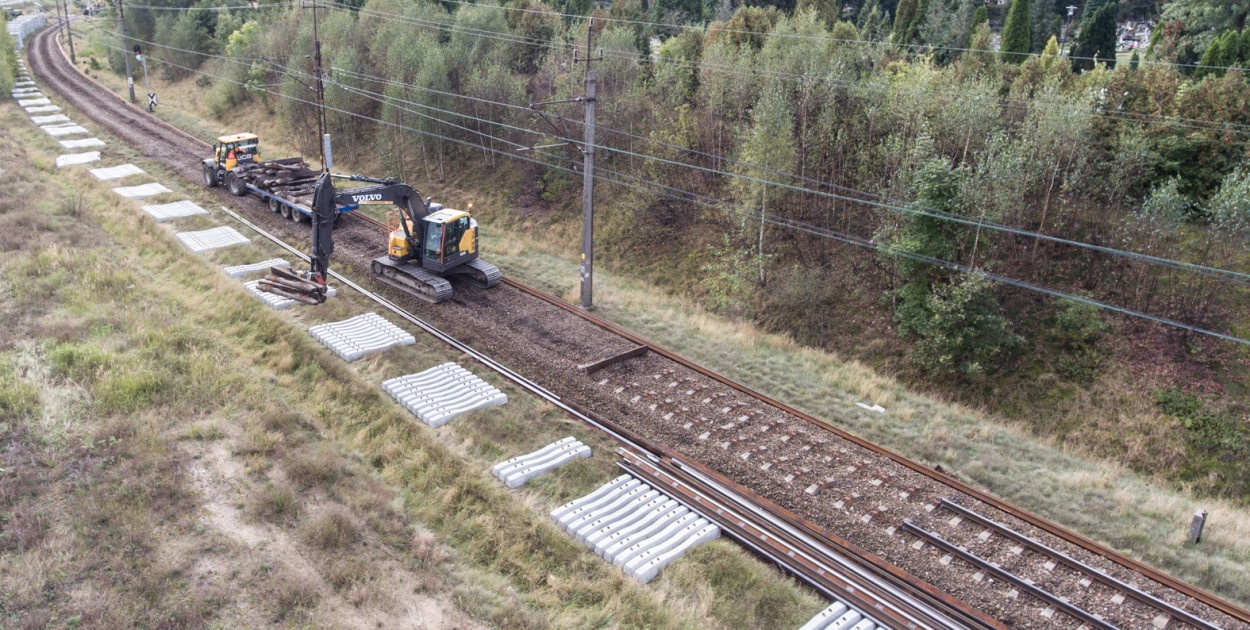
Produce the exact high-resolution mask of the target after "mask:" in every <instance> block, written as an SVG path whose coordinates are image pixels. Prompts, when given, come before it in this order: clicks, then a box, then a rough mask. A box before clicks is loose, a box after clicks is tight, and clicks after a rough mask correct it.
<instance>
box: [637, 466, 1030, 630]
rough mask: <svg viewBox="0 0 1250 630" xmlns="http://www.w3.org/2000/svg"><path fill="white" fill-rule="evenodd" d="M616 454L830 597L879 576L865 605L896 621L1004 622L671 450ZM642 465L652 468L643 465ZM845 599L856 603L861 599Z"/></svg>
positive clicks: (989, 625)
mask: <svg viewBox="0 0 1250 630" xmlns="http://www.w3.org/2000/svg"><path fill="white" fill-rule="evenodd" d="M622 455H623V457H624V459H625V461H626V462H627V463H628V464H629V466H627V467H626V468H627V470H630V472H631V473H632V472H636V471H638V470H639V469H641V470H642V472H641V473H640V476H643V477H645V478H649V479H654V480H655V481H657V482H660V483H664V484H665V485H666V486H668V487H669V488H672V489H673V490H674V492H675V493H676V494H678V495H689V496H691V497H692V501H694V503H695V504H696V505H691V506H689V507H691V509H696V510H697V511H700V512H701V513H704V514H705V515H706V516H710V515H711V514H712V513H715V514H717V515H720V516H722V517H723V518H721V519H718V521H719V522H720V523H722V527H725V528H726V529H728V530H730V531H731V533H732V535H734V537H735V538H738V539H739V540H742V541H743V542H745V543H746V544H747V546H749V547H751V548H759V547H765V548H772V549H775V550H776V552H775V553H770V554H767V555H768V556H771V557H773V558H776V557H778V556H780V557H782V558H783V559H788V560H793V561H797V562H798V564H797V565H793V564H789V563H783V566H785V567H786V568H787V569H788V570H790V571H792V572H793V571H795V568H798V569H801V570H804V571H806V572H808V573H814V575H809V576H807V577H806V579H808V580H810V581H812V582H814V583H816V584H817V585H820V584H825V585H827V589H826V590H827V591H829V592H830V593H829V594H830V595H831V596H833V597H835V598H837V599H843V600H844V601H845V602H848V603H853V602H855V599H849V600H848V599H846V598H847V597H848V596H849V597H851V598H858V597H859V595H858V593H857V592H856V591H855V590H854V589H855V588H856V587H855V586H853V585H854V583H856V582H858V583H860V584H865V583H867V584H870V585H871V584H879V585H883V586H882V587H877V588H870V589H867V592H869V593H871V595H872V596H873V598H875V599H876V600H877V601H878V602H880V603H878V604H875V605H872V604H870V605H871V606H872V608H873V609H875V610H878V611H880V612H881V613H883V614H893V615H897V614H898V613H903V614H904V615H905V617H904V618H902V619H900V621H903V622H904V623H908V624H911V625H913V626H915V625H916V624H919V626H920V627H934V626H937V627H943V628H980V629H996V630H1005V629H1006V626H1004V625H1003V624H1002V623H1001V622H999V621H997V620H995V619H993V618H991V617H989V616H988V615H985V614H983V613H981V612H979V611H977V610H975V609H973V608H971V607H970V606H968V605H967V604H966V603H964V602H962V601H960V600H958V599H955V598H953V597H951V596H949V595H947V594H946V593H943V592H941V591H938V590H937V589H934V588H933V587H932V586H930V585H928V584H927V583H925V582H923V581H920V580H918V579H916V578H914V577H912V576H910V575H907V574H901V573H899V574H894V573H889V572H888V571H886V572H884V573H883V570H884V569H885V568H886V567H882V566H880V565H878V564H876V563H874V562H873V560H875V557H874V556H872V554H868V553H866V552H864V551H863V550H860V549H858V548H857V547H855V546H854V545H851V544H850V543H848V542H846V541H844V540H842V539H840V538H837V537H832V538H828V537H825V536H824V535H823V534H822V533H818V532H812V531H807V530H805V528H803V527H801V526H795V525H792V524H790V523H787V522H786V519H785V516H784V514H782V513H781V511H780V508H778V507H776V506H774V505H772V504H771V503H770V502H769V501H768V500H767V499H761V498H759V497H754V496H749V495H744V494H742V493H741V491H740V489H739V488H735V487H733V486H732V485H730V484H726V483H724V482H722V481H719V480H717V479H714V478H711V477H709V476H708V475H706V474H704V473H705V472H706V471H702V472H701V471H699V470H697V469H695V468H694V467H691V466H689V465H688V464H686V463H685V462H681V461H679V460H676V459H673V458H670V457H665V458H663V459H661V460H660V461H658V462H657V461H651V460H646V461H644V460H641V459H640V458H631V456H630V454H628V453H622ZM648 468H649V469H652V470H654V471H655V472H646V469H648ZM678 498H679V497H678ZM679 500H680V498H679ZM800 577H805V576H804V575H800ZM890 585H893V586H890ZM858 588H860V589H861V590H862V589H863V587H862V586H860V587H858ZM848 593H849V595H848ZM885 603H889V605H890V607H891V608H892V609H893V611H894V612H891V611H886V610H885V609H884V607H883V604H885ZM852 605H855V606H857V607H859V608H861V609H862V608H863V605H862V604H858V603H853V604H852ZM861 612H865V613H866V611H865V610H861Z"/></svg>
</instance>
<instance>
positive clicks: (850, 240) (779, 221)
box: [91, 27, 1250, 345]
mask: <svg viewBox="0 0 1250 630" xmlns="http://www.w3.org/2000/svg"><path fill="white" fill-rule="evenodd" d="M91 28H93V29H95V30H98V31H101V32H106V33H110V31H107V29H101V28H99V27H91ZM112 34H114V35H115V34H116V33H112ZM103 45H104V46H106V47H108V48H111V49H114V50H119V51H121V52H127V51H126V50H125V49H124V48H122V47H119V46H116V45H112V44H108V43H104V44H103ZM153 60H154V61H156V62H159V63H164V64H167V65H170V66H173V67H176V68H180V69H183V70H186V71H189V72H195V73H198V74H202V75H205V76H209V77H213V78H216V79H219V80H222V81H226V82H228V83H233V84H235V85H239V86H242V87H250V86H248V84H246V83H242V82H239V81H235V80H233V79H230V78H228V77H222V76H219V75H216V74H213V73H209V72H206V71H203V70H200V69H196V68H191V67H188V66H184V65H181V64H177V63H174V62H170V61H168V60H165V59H161V58H158V57H153ZM263 91H265V92H267V93H269V94H273V95H275V96H278V97H281V98H286V99H289V100H293V101H297V102H301V103H305V104H308V105H316V103H313V102H312V101H308V100H306V99H301V98H298V97H295V96H291V95H288V94H283V93H282V92H276V91H273V90H268V89H265V90H263ZM326 108H327V109H331V110H333V111H336V112H339V113H342V114H345V115H348V116H353V117H356V118H361V119H364V120H369V121H372V122H376V123H380V124H383V125H387V126H391V127H394V128H397V129H403V130H407V131H411V132H413V133H416V134H420V135H425V136H431V137H435V138H440V139H443V140H446V141H448V142H452V143H455V144H460V145H464V146H469V147H473V148H475V149H481V150H484V151H488V152H491V153H494V154H497V155H506V156H509V157H511V158H513V159H517V160H521V161H524V162H529V163H533V164H537V165H541V166H543V167H546V168H555V169H557V170H561V171H564V172H569V173H576V172H577V171H576V170H575V169H571V168H568V167H564V166H560V165H559V164H552V163H549V162H545V161H541V160H536V159H533V158H529V157H526V156H523V155H519V154H516V153H514V152H511V151H502V150H500V149H496V148H494V147H488V146H485V145H479V144H475V143H472V142H468V141H465V140H461V139H458V138H453V137H449V136H445V135H442V134H438V133H434V132H431V131H427V130H422V129H416V128H413V127H408V126H405V125H401V124H398V123H394V122H391V121H387V120H382V119H378V118H374V117H371V116H366V115H363V114H359V113H356V112H351V111H347V110H343V109H341V108H336V107H331V106H326ZM443 122H445V121H443ZM484 122H491V121H485V120H484ZM469 131H470V132H472V133H475V134H476V135H479V136H483V135H485V134H482V133H481V132H478V131H473V130H469ZM489 137H491V138H492V139H495V140H499V141H501V142H505V140H504V139H502V138H497V137H494V136H489ZM544 155H545V156H547V157H551V158H554V159H557V160H560V159H563V158H562V157H561V156H558V155H551V154H544ZM600 170H601V171H602V172H605V173H607V174H608V175H624V174H620V173H616V172H615V171H611V170H608V169H600ZM624 176H625V177H627V178H631V179H636V180H639V181H640V182H641V183H642V184H646V183H647V182H645V181H644V180H641V178H636V177H634V176H629V175H624ZM596 177H598V178H600V179H602V180H603V181H605V182H607V183H610V184H615V185H619V186H623V187H626V188H631V189H635V190H643V191H644V192H650V193H652V194H662V195H664V196H668V197H672V198H675V199H678V200H682V201H687V202H692V203H696V204H699V205H705V206H709V207H713V208H716V209H718V210H721V211H727V212H732V213H735V214H741V215H742V216H746V217H750V218H752V219H759V220H761V221H764V222H766V223H769V224H773V225H777V226H780V227H789V228H791V229H795V230H799V231H802V232H806V233H810V234H813V235H816V236H822V237H826V238H830V239H833V240H837V241H840V242H844V243H847V244H852V245H857V246H860V247H865V248H868V249H873V250H875V251H878V252H881V253H885V254H888V255H891V256H899V257H904V258H908V259H912V260H917V261H920V262H924V263H926V264H930V265H935V266H939V267H943V268H946V269H949V270H953V271H959V272H961V273H964V274H969V275H976V276H980V277H984V278H986V279H989V280H993V281H995V282H999V283H1001V284H1006V285H1009V286H1015V287H1019V288H1024V289H1027V290H1031V291H1035V292H1039V293H1042V294H1045V295H1049V296H1052V297H1058V298H1063V299H1069V300H1073V301H1077V302H1081V303H1085V304H1089V305H1092V306H1096V307H1099V308H1103V309H1106V310H1110V311H1113V312H1118V313H1121V314H1124V315H1129V316H1133V317H1138V318H1141V319H1145V320H1148V321H1153V322H1156V323H1159V324H1163V325H1167V326H1172V327H1176V328H1180V329H1183V330H1188V331H1191V332H1194V333H1198V334H1203V335H1208V336H1212V337H1215V338H1219V339H1223V340H1226V341H1231V342H1234V343H1238V344H1242V345H1250V340H1247V339H1243V338H1240V337H1236V336H1233V335H1228V334H1225V333H1220V332H1217V331H1213V330H1209V329H1205V328H1201V327H1198V326H1194V325H1191V324H1186V323H1183V322H1179V321H1176V320H1172V319H1168V318H1164V317H1159V316H1156V315H1151V314H1148V313H1144V312H1140V311H1135V310H1132V309H1127V308H1124V307H1120V306H1116V305H1113V304H1109V303H1105V302H1100V301H1098V300H1093V299H1090V298H1086V297H1083V296H1079V295H1075V294H1071V293H1067V292H1064V291H1059V290H1056V289H1051V288H1049V287H1045V286H1042V285H1037V284H1033V283H1030V282H1026V281H1022V280H1017V279H1014V278H1010V277H1007V276H1003V275H1001V274H995V273H992V272H988V271H985V270H983V269H976V268H972V267H968V266H966V265H962V264H959V263H955V262H951V261H948V260H944V259H940V258H934V257H930V256H925V255H923V254H919V253H917V252H912V251H910V250H904V249H900V248H896V247H893V246H889V245H882V244H879V243H875V242H873V241H871V240H868V239H863V238H861V237H856V236H853V235H846V234H841V233H838V232H835V231H833V230H829V229H828V228H822V227H819V226H815V225H811V224H807V223H803V222H800V221H797V220H794V219H787V218H784V217H778V216H776V215H767V214H766V213H764V212H762V211H755V210H751V209H745V208H744V207H742V206H736V204H731V203H728V202H724V201H720V200H715V199H713V198H709V197H705V196H702V195H699V194H698V193H693V192H690V191H684V190H681V189H676V188H673V187H667V186H663V185H660V184H655V183H653V182H652V183H651V186H650V187H644V186H642V185H634V184H629V183H626V182H622V181H620V180H617V179H614V178H612V177H605V176H599V175H597V176H596ZM657 187H658V188H659V189H660V190H657V189H656V188H657ZM665 189H669V190H673V191H679V192H680V193H681V194H678V193H674V192H669V190H665ZM683 194H684V195H685V196H682V195H683ZM707 200H711V201H707Z"/></svg>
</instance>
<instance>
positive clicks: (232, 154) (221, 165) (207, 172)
mask: <svg viewBox="0 0 1250 630" xmlns="http://www.w3.org/2000/svg"><path fill="white" fill-rule="evenodd" d="M259 145H260V139H259V138H258V137H257V135H256V134H254V133H236V134H234V135H232V136H222V137H220V138H217V142H214V143H213V157H211V158H205V160H204V164H203V170H204V185H206V186H208V187H209V188H212V187H214V186H220V185H222V184H229V186H230V192H231V193H234V194H236V195H242V194H243V192H244V191H245V189H244V188H242V186H243V183H244V182H243V180H242V179H241V178H238V177H233V178H231V177H229V174H230V172H231V171H234V170H235V169H237V168H239V167H240V166H244V165H250V164H257V163H259V162H260V154H259V150H258V147H259ZM236 188H238V189H239V190H238V191H236Z"/></svg>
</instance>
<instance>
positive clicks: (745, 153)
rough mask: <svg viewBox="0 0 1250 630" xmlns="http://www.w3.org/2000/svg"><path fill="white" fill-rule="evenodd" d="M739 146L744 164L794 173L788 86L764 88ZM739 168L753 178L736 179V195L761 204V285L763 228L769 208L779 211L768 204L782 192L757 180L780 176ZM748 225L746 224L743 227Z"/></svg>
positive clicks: (761, 280) (744, 202)
mask: <svg viewBox="0 0 1250 630" xmlns="http://www.w3.org/2000/svg"><path fill="white" fill-rule="evenodd" d="M738 146H739V149H738V157H739V159H741V160H742V162H743V163H746V164H752V165H754V166H756V167H762V168H763V169H772V170H775V171H784V172H795V170H794V168H795V163H796V161H797V160H798V152H797V150H796V149H795V143H794V107H793V106H792V105H791V103H790V99H789V98H788V97H787V95H786V90H785V87H784V86H783V85H782V84H781V83H780V82H778V81H773V82H772V83H771V84H770V85H768V86H767V87H766V88H764V93H763V94H762V95H760V98H759V100H757V101H756V102H755V106H754V107H752V108H751V126H750V127H748V128H747V129H746V130H745V132H744V133H743V135H742V137H741V138H740V139H739V145H738ZM737 170H738V172H739V173H740V174H741V175H745V176H747V177H751V178H754V179H742V178H738V179H736V180H735V181H734V184H733V187H734V192H735V196H736V197H737V198H738V200H739V202H740V203H741V204H742V205H745V206H747V207H749V208H755V207H758V208H759V211H760V221H759V245H758V249H757V250H756V256H755V259H756V261H755V262H756V264H757V266H758V268H759V283H760V284H761V285H762V284H764V283H765V282H766V280H767V276H766V275H765V264H766V262H767V260H768V258H769V256H768V255H767V254H765V253H764V243H765V239H764V237H765V232H764V228H765V225H766V224H767V220H766V219H767V217H768V215H769V213H770V211H771V212H776V211H775V210H773V209H772V206H770V205H769V204H770V202H773V203H774V204H775V203H776V200H777V198H779V197H780V196H781V195H782V192H783V191H782V190H781V189H779V188H778V187H777V186H772V185H769V184H765V183H763V182H761V181H757V180H761V179H763V180H769V179H771V180H774V181H776V180H777V176H776V175H775V174H773V173H771V172H769V171H765V170H761V168H753V167H745V166H744V167H741V168H739V169H737ZM746 227H747V226H746V224H745V223H744V224H743V228H746ZM743 231H744V232H745V231H746V230H745V229H744V230H743Z"/></svg>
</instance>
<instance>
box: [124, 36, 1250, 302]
mask: <svg viewBox="0 0 1250 630" xmlns="http://www.w3.org/2000/svg"><path fill="white" fill-rule="evenodd" d="M100 30H104V31H106V32H110V33H112V34H117V33H116V32H113V31H107V29H100ZM136 41H140V42H143V43H147V44H150V45H153V46H159V47H161V48H166V49H170V50H176V51H179V52H185V53H191V54H197V55H201V56H205V57H210V58H215V59H222V60H225V61H231V62H234V63H239V62H237V61H235V59H233V58H231V57H228V56H222V55H215V54H211V53H199V52H196V51H190V50H186V49H182V48H175V47H172V46H167V45H164V44H157V43H154V42H147V41H145V40H138V39H136ZM244 59H247V58H244ZM270 64H271V65H274V66H277V67H280V68H282V69H283V70H285V72H282V74H286V75H287V76H291V77H294V78H305V79H311V78H313V77H312V75H309V74H307V73H300V72H299V71H294V72H295V74H292V70H291V69H290V68H287V67H285V66H278V65H277V64H274V63H273V62H270ZM332 69H333V70H336V71H342V72H344V73H347V74H351V75H355V76H361V77H367V79H365V80H373V81H379V82H386V83H389V84H392V85H398V86H403V87H408V88H413V89H417V90H424V91H430V92H434V93H438V94H442V95H447V96H454V97H461V98H464V97H463V95H458V94H456V93H454V92H446V91H441V90H433V89H430V88H424V87H421V86H415V85H411V84H407V83H403V82H399V81H395V80H392V79H384V78H381V77H372V76H371V75H367V74H363V73H358V72H352V71H346V70H343V69H341V68H337V67H332ZM330 83H331V84H332V85H336V86H338V87H340V88H343V89H346V90H349V91H352V92H354V93H357V94H360V95H365V96H377V97H383V98H386V99H388V100H393V101H397V102H402V103H405V104H408V105H413V106H416V107H421V108H423V109H427V110H430V111H437V112H439V113H444V114H449V115H453V116H458V117H462V118H465V119H469V120H474V121H477V122H484V123H487V124H491V125H496V126H501V127H504V128H507V129H511V130H515V131H519V132H521V133H528V134H534V135H538V136H545V135H549V134H546V133H544V132H540V131H536V130H533V129H528V128H523V127H517V126H514V125H508V124H506V123H502V122H498V121H492V120H487V119H483V118H480V117H477V116H471V115H468V114H461V113H459V112H455V111H451V110H446V109H442V108H438V107H434V106H431V105H428V104H425V103H418V102H416V101H409V100H405V99H400V98H398V97H394V96H390V95H384V94H379V93H376V92H371V91H368V90H364V89H363V88H358V87H355V86H349V85H346V84H343V83H340V82H337V81H333V80H331V81H330ZM366 93H367V94H366ZM473 100H475V101H477V102H482V103H488V104H492V105H500V106H504V107H509V108H514V109H523V110H526V111H530V110H529V108H527V107H521V106H520V105H515V104H510V103H502V102H499V101H493V100H489V99H473ZM406 111H409V112H411V113H414V114H417V115H419V116H423V117H426V118H430V119H432V120H436V121H438V122H442V123H444V124H447V125H451V126H455V127H457V128H460V129H462V130H464V131H467V132H469V133H474V134H477V135H481V132H480V131H477V130H473V129H470V128H468V127H463V126H459V125H454V124H453V123H450V122H447V121H443V120H441V119H438V118H437V117H432V116H430V115H428V114H423V113H421V112H416V111H413V110H406ZM573 122H575V123H578V124H581V123H580V121H577V120H575V119H573ZM600 128H602V129H604V130H606V131H609V132H613V133H618V134H625V132H622V131H618V130H615V129H611V128H608V127H601V126H600ZM626 135H631V136H632V137H635V138H639V139H644V140H646V138H643V137H641V136H634V135H632V134H626ZM495 138H496V139H498V140H500V141H501V142H504V143H506V144H512V145H513V146H516V147H520V146H523V145H520V144H517V143H513V142H511V141H508V140H504V139H501V138H497V137H495ZM660 144H663V145H665V146H668V147H671V148H675V149H678V150H685V151H692V152H695V153H701V154H703V155H708V156H710V157H718V158H719V157H720V156H711V155H710V154H706V153H702V152H699V151H696V150H694V149H690V148H688V147H682V146H679V145H673V144H668V143H660ZM602 148H604V149H605V150H608V151H612V152H615V153H619V154H624V155H629V156H633V157H637V158H640V159H646V160H654V161H659V162H662V163H666V164H669V165H672V166H678V167H684V168H690V169H694V170H699V171H704V172H708V173H711V174H715V175H720V176H725V177H732V178H739V179H745V180H749V181H754V182H756V183H761V184H765V185H772V186H777V187H781V188H786V189H789V190H792V191H794V192H799V193H806V194H814V195H817V196H823V197H827V198H832V199H837V200H840V201H846V202H850V203H859V204H864V205H868V206H871V207H876V208H880V209H884V210H888V211H891V212H900V213H905V214H915V215H918V216H926V217H929V218H934V219H938V220H944V221H951V222H955V223H960V224H964V225H968V226H972V227H977V228H983V229H988V230H992V231H998V232H1003V233H1007V234H1011V235H1015V236H1020V237H1024V238H1032V239H1039V240H1045V241H1048V242H1054V243H1058V244H1063V245H1069V246H1074V247H1078V248H1082V249H1089V250H1092V251H1096V252H1099V253H1103V254H1107V255H1112V256H1117V257H1123V258H1128V259H1133V260H1138V261H1142V262H1146V263H1148V264H1154V265H1159V266H1163V267H1166V268H1170V269H1174V270H1178V271H1187V272H1191V273H1196V274H1198V275H1202V276H1206V277H1211V278H1214V279H1217V280H1221V281H1226V282H1233V283H1236V284H1240V285H1243V286H1245V285H1248V284H1250V274H1246V273H1241V272H1237V271H1232V270H1226V269H1220V268H1216V267H1210V266H1206V265H1198V264H1195V263H1190V262H1186V261H1179V260H1172V259H1167V258H1162V257H1158V256H1152V255H1149V254H1142V253H1138V252H1132V251H1126V250H1120V249H1116V248H1112V247H1106V246H1102V245H1094V244H1091V243H1085V242H1081V241H1076V240H1072V239H1065V238H1061V237H1057V236H1052V235H1048V234H1044V233H1041V232H1035V231H1031V230H1025V229H1022V228H1014V227H1010V226H1006V225H1003V224H1001V223H996V222H993V221H988V220H986V219H982V218H975V217H970V216H967V215H962V214H958V213H952V212H943V211H939V210H936V209H933V208H927V207H925V206H920V205H918V204H914V203H908V202H905V201H901V200H893V199H890V198H886V199H887V200H890V201H895V202H896V203H897V204H902V205H894V204H889V203H883V202H878V201H872V200H867V199H857V198H854V197H847V196H845V195H839V194H836V193H831V192H826V191H820V190H813V189H811V188H805V187H802V186H796V185H794V184H790V183H787V182H779V181H774V180H767V179H763V178H760V177H754V176H751V175H746V174H743V173H735V172H732V171H725V170H721V169H714V168H710V167H704V166H700V165H696V164H690V163H686V162H681V161H676V160H670V159H667V158H661V157H658V156H653V155H649V154H643V153H636V152H632V151H627V150H624V149H619V148H616V147H612V146H608V145H604V146H603V147H602ZM720 159H725V160H727V161H730V162H734V163H737V164H740V165H742V166H744V167H746V168H749V169H754V170H760V171H766V172H770V173H773V174H776V175H779V176H782V177H785V178H787V179H798V180H805V181H808V182H812V183H816V184H820V185H827V184H825V182H821V181H820V180H816V179H813V178H809V177H802V176H799V175H796V174H794V173H788V172H785V171H780V170H777V169H771V168H767V167H763V166H759V165H755V164H750V163H747V162H742V161H739V160H734V159H732V158H720ZM839 188H842V189H845V190H849V191H851V192H852V193H854V194H860V195H865V196H877V197H880V196H879V195H874V194H873V193H868V192H866V191H860V190H856V189H853V188H849V187H839Z"/></svg>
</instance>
